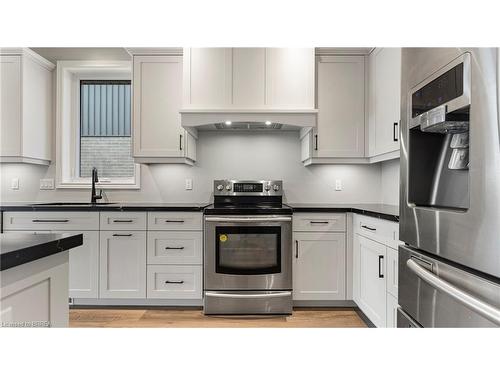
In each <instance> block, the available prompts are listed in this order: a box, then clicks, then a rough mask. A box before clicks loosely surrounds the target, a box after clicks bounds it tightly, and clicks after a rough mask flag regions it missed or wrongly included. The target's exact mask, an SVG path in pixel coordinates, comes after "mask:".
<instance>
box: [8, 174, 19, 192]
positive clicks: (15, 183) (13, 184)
mask: <svg viewBox="0 0 500 375" xmlns="http://www.w3.org/2000/svg"><path fill="white" fill-rule="evenodd" d="M10 188H11V189H12V190H19V178H17V177H14V178H13V179H12V180H11V181H10Z"/></svg>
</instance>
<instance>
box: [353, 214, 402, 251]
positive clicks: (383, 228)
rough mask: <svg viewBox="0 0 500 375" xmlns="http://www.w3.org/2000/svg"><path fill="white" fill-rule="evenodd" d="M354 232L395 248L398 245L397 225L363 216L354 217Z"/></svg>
mask: <svg viewBox="0 0 500 375" xmlns="http://www.w3.org/2000/svg"><path fill="white" fill-rule="evenodd" d="M354 232H355V233H358V234H360V235H362V236H364V237H367V238H370V239H373V240H375V241H378V242H381V243H383V244H386V245H387V246H390V247H392V248H397V247H398V243H399V223H395V222H392V221H388V220H382V219H377V218H373V217H370V216H364V215H354Z"/></svg>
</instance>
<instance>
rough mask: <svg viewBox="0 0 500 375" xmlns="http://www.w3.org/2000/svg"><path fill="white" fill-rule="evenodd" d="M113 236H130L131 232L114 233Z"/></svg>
mask: <svg viewBox="0 0 500 375" xmlns="http://www.w3.org/2000/svg"><path fill="white" fill-rule="evenodd" d="M113 237H132V233H127V234H121V233H114V234H113Z"/></svg>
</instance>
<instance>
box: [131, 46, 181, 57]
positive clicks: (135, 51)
mask: <svg viewBox="0 0 500 375" xmlns="http://www.w3.org/2000/svg"><path fill="white" fill-rule="evenodd" d="M125 50H126V51H127V52H128V53H129V54H130V55H131V56H141V55H144V56H151V55H159V56H182V47H130V48H125Z"/></svg>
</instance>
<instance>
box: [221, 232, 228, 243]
mask: <svg viewBox="0 0 500 375" xmlns="http://www.w3.org/2000/svg"><path fill="white" fill-rule="evenodd" d="M219 240H220V242H226V241H227V235H226V234H221V235H220V236H219Z"/></svg>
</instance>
